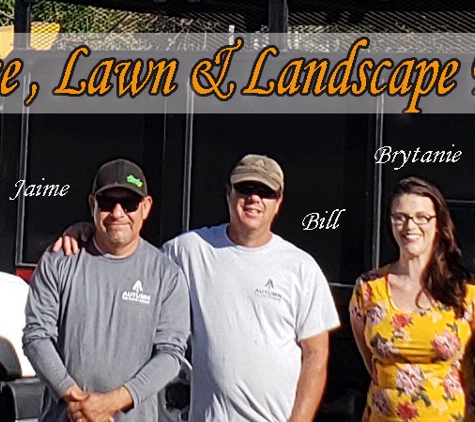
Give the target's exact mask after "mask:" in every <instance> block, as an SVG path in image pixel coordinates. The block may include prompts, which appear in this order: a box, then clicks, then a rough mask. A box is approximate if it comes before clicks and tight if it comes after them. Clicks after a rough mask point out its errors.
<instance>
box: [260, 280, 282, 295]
mask: <svg viewBox="0 0 475 422" xmlns="http://www.w3.org/2000/svg"><path fill="white" fill-rule="evenodd" d="M254 294H256V295H258V296H263V297H268V298H269V299H274V300H279V301H280V300H282V295H281V294H280V293H279V292H277V291H276V290H275V287H274V281H273V280H272V279H271V278H269V280H267V281H266V283H265V284H264V287H256V290H254Z"/></svg>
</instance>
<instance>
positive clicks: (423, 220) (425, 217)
mask: <svg viewBox="0 0 475 422" xmlns="http://www.w3.org/2000/svg"><path fill="white" fill-rule="evenodd" d="M436 217H437V216H436V215H429V214H416V215H412V216H411V215H407V214H402V213H396V214H391V223H393V224H394V225H395V226H404V225H405V224H407V222H408V221H409V220H412V221H413V222H414V223H415V224H417V225H418V226H423V225H424V224H428V223H429V222H430V220H432V219H433V218H436Z"/></svg>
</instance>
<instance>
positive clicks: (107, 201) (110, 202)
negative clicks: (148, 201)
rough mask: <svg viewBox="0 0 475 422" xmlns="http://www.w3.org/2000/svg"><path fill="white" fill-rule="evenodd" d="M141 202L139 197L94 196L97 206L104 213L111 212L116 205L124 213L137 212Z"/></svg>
mask: <svg viewBox="0 0 475 422" xmlns="http://www.w3.org/2000/svg"><path fill="white" fill-rule="evenodd" d="M142 200H143V198H141V197H140V196H124V197H115V196H106V195H97V196H96V201H97V206H98V207H99V209H100V210H101V211H104V212H112V210H113V209H114V208H115V206H116V205H117V204H119V205H120V206H121V207H122V209H123V210H124V211H125V212H134V211H137V209H138V208H139V205H140V203H141V202H142Z"/></svg>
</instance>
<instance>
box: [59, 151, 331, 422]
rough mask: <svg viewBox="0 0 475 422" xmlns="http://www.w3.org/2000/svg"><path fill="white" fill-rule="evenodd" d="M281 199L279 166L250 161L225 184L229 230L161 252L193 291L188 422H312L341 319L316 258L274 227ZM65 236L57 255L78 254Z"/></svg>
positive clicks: (193, 236) (200, 234) (186, 238)
mask: <svg viewBox="0 0 475 422" xmlns="http://www.w3.org/2000/svg"><path fill="white" fill-rule="evenodd" d="M283 192H284V174H283V171H282V169H281V167H280V165H279V164H278V163H277V162H276V161H275V160H273V159H271V158H269V157H266V156H262V155H254V154H250V155H247V156H245V157H244V158H243V159H242V160H240V161H239V163H238V164H237V165H236V166H235V167H234V169H233V170H232V172H231V174H230V177H229V183H228V186H227V190H226V198H227V202H228V210H229V223H228V224H223V225H220V226H216V227H211V228H202V229H198V230H194V231H191V232H188V233H185V234H183V235H181V236H178V237H176V238H175V239H172V240H170V241H168V242H167V243H165V244H164V245H163V251H164V252H165V254H166V255H167V256H169V257H170V258H171V259H173V261H175V262H176V263H177V264H178V265H179V266H180V267H181V268H182V269H183V271H184V273H185V275H186V276H187V278H188V282H189V285H190V297H191V309H192V320H193V323H192V336H191V349H192V363H193V379H192V382H191V422H313V420H314V417H315V414H316V411H317V409H318V406H319V405H320V402H321V399H322V395H323V391H324V387H325V383H326V366H327V359H328V353H329V351H328V343H329V331H330V330H332V329H333V328H336V327H337V326H338V325H339V320H338V314H337V312H336V308H335V305H334V303H333V299H332V297H331V292H330V289H329V286H328V283H327V281H326V279H325V276H324V275H323V273H322V271H321V270H320V267H319V266H318V265H317V263H316V262H315V260H314V259H313V258H312V257H311V256H310V255H308V254H307V253H305V252H304V251H302V250H300V249H299V248H297V247H296V246H294V245H292V244H290V243H289V242H287V241H285V240H284V239H282V238H281V237H279V236H277V235H276V234H274V233H273V232H272V230H271V228H272V223H273V221H274V219H275V217H276V215H277V214H278V212H279V210H280V207H281V205H282V201H283ZM78 229H79V231H81V229H80V227H76V228H74V229H72V230H70V231H69V233H71V234H74V235H76V236H77V235H78ZM82 234H83V235H84V234H86V233H85V232H84V230H82ZM67 239H68V241H65V242H64V243H63V242H62V241H58V242H57V243H56V244H55V248H56V249H59V248H60V247H61V246H63V247H64V248H65V249H66V250H67V251H68V253H69V252H71V251H72V252H76V250H77V244H76V242H75V240H73V239H71V238H67Z"/></svg>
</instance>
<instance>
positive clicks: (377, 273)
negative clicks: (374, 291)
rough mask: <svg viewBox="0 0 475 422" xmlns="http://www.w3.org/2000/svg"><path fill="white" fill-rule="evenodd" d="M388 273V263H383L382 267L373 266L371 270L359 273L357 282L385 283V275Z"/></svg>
mask: <svg viewBox="0 0 475 422" xmlns="http://www.w3.org/2000/svg"><path fill="white" fill-rule="evenodd" d="M388 273H389V265H385V266H384V267H380V268H374V269H372V270H369V271H366V272H364V273H363V274H361V275H360V276H359V277H358V279H357V283H360V284H376V283H385V281H386V276H387V275H388Z"/></svg>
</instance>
